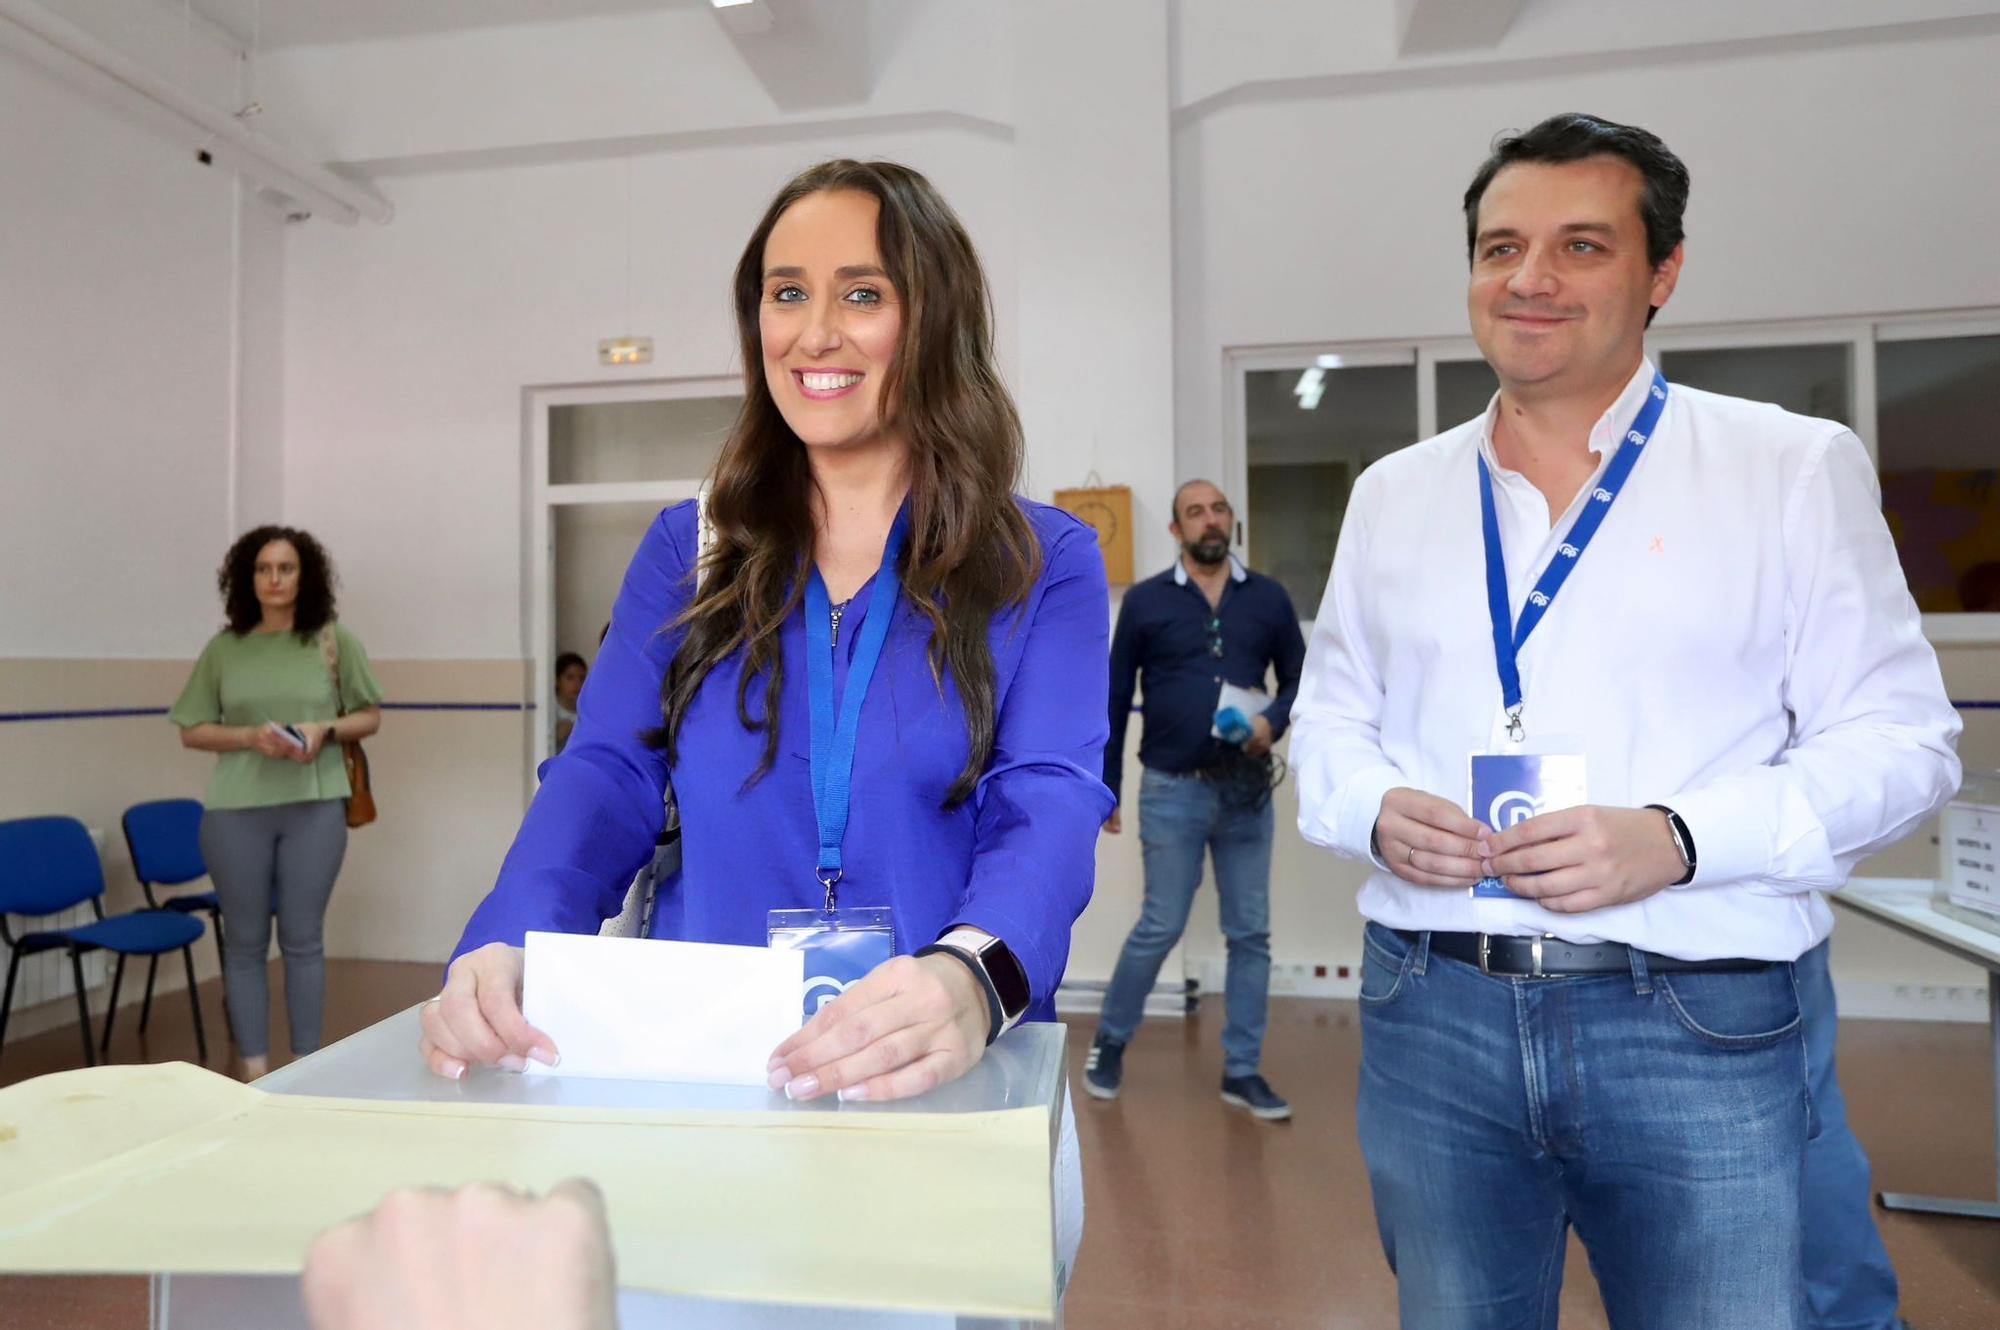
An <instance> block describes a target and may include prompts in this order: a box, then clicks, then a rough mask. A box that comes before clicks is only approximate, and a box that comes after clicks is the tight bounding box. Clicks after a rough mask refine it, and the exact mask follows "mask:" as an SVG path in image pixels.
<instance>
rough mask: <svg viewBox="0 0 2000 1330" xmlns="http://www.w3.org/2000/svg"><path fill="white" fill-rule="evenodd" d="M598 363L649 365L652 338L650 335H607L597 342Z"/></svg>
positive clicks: (651, 357)
mask: <svg viewBox="0 0 2000 1330" xmlns="http://www.w3.org/2000/svg"><path fill="white" fill-rule="evenodd" d="M597 363H598V364H600V365H650V364H652V363H653V339H652V338H650V337H607V338H605V339H604V340H603V341H601V342H599V343H598V344H597Z"/></svg>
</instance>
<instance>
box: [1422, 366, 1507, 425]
mask: <svg viewBox="0 0 2000 1330" xmlns="http://www.w3.org/2000/svg"><path fill="white" fill-rule="evenodd" d="M1499 391H1500V379H1499V376H1497V375H1496V374H1494V373H1493V367H1492V366H1491V365H1488V364H1487V363H1486V362H1485V361H1483V360H1441V361H1439V362H1438V367H1437V404H1438V428H1439V429H1440V430H1447V429H1451V428H1452V427H1453V426H1455V425H1463V424H1464V423H1465V422H1466V421H1468V420H1471V419H1473V418H1474V417H1477V416H1483V415H1485V414H1486V408H1487V407H1488V406H1490V405H1492V402H1493V394H1494V393H1497V392H1499Z"/></svg>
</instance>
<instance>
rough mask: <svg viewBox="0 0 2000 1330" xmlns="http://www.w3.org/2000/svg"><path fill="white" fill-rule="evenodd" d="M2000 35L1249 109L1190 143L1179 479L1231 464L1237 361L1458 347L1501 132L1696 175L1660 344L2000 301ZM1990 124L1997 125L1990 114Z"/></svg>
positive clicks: (1191, 131)
mask: <svg viewBox="0 0 2000 1330" xmlns="http://www.w3.org/2000/svg"><path fill="white" fill-rule="evenodd" d="M1996 60H2000V33H1995V34H1991V35H1984V36H1977V37H1970V38H1968V37H1950V38H1939V39H1935V40H1928V39H1917V40H1900V41H1895V42H1891V43H1888V44H1885V45H1881V46H1872V47H1855V48H1835V49H1825V50H1810V51H1801V52H1796V53H1780V54H1757V55H1748V56H1743V57H1739V58H1719V59H1710V60H1705V61H1699V62H1686V63H1682V62H1675V63H1670V64H1662V65H1658V66H1651V67H1634V68H1620V69H1616V70H1604V71H1601V72H1594V73H1593V72H1585V71H1579V72H1568V73H1561V74H1556V75H1551V76H1549V77H1546V78H1539V79H1529V78H1522V77H1517V76H1513V75H1509V76H1507V77H1503V78H1495V79H1492V80H1486V79H1482V78H1481V77H1480V75H1479V73H1478V71H1477V70H1476V69H1470V70H1466V71H1462V76H1461V77H1460V78H1458V79H1456V80H1454V81H1453V82H1452V83H1451V84H1449V85H1446V86H1436V85H1433V84H1432V83H1430V82H1428V81H1422V82H1412V83H1410V84H1408V85H1407V86H1398V85H1397V84H1395V83H1394V82H1393V81H1392V82H1390V83H1388V84H1386V85H1383V86H1380V87H1373V88H1369V89H1364V90H1359V91H1356V92H1353V93H1352V94H1351V95H1341V96H1332V97H1326V98H1318V99H1312V98H1304V99H1298V100H1287V101H1272V102H1259V103H1246V104H1242V105H1236V106H1230V107H1227V108H1224V109H1221V110H1218V111H1216V112H1215V113H1214V114H1212V115H1208V116H1205V117H1203V118H1201V119H1200V120H1198V121H1196V122H1194V123H1192V124H1189V125H1187V126H1186V127H1184V128H1183V130H1182V132H1181V136H1180V142H1179V145H1178V153H1179V155H1178V157H1177V159H1176V178H1175V198H1176V208H1177V212H1178V216H1179V217H1180V218H1181V220H1182V229H1183V231H1184V232H1185V234H1186V235H1187V236H1188V237H1189V239H1187V240H1186V241H1184V247H1183V250H1182V259H1183V261H1182V263H1181V266H1180V269H1179V271H1178V273H1177V278H1178V281H1179V289H1178V298H1177V301H1176V306H1175V322H1176V331H1177V335H1178V338H1179V344H1180V348H1181V358H1182V362H1183V363H1184V364H1186V365H1189V366H1192V367H1194V368H1195V372H1193V373H1190V374H1187V375H1184V376H1183V377H1182V380H1181V394H1180V398H1179V416H1178V436H1179V438H1180V440H1181V451H1180V461H1181V464H1182V467H1183V468H1184V469H1186V468H1193V469H1197V470H1199V469H1203V468H1212V467H1214V466H1215V465H1216V464H1217V462H1219V460H1220V456H1221V444H1220V440H1221V437H1222V431H1223V419H1222V405H1221V403H1222V397H1221V387H1222V376H1221V373H1220V369H1219V366H1220V364H1221V356H1222V352H1223V350H1224V348H1227V347H1235V346H1251V345H1259V344H1272V343H1284V342H1297V341H1314V340H1348V339H1368V338H1406V337H1437V336H1461V335H1464V333H1465V331H1466V323H1465V311H1464V290H1465V241H1464V228H1463V222H1462V219H1461V214H1460V212H1459V210H1458V204H1459V199H1460V197H1461V196H1462V194H1463V193H1464V190H1465V185H1466V182H1467V181H1468V180H1469V179H1470V178H1471V175H1472V173H1473V171H1474V170H1475V169H1476V168H1477V166H1478V164H1479V162H1480V160H1481V158H1482V157H1483V156H1484V155H1485V151H1486V148H1487V145H1488V143H1489V141H1490V140H1491V138H1492V137H1493V135H1494V134H1495V133H1496V132H1498V131H1500V130H1502V129H1505V128H1508V127H1522V126H1526V125H1529V124H1532V123H1534V122H1535V121H1537V120H1539V119H1541V118H1542V117H1543V116H1546V115H1550V114H1553V113H1555V112H1557V111H1562V110H1570V109H1577V108H1582V109H1587V110H1591V111H1595V112H1597V113H1600V114H1603V115H1607V116H1611V117H1613V118H1615V119H1621V120H1627V121H1631V122H1635V123H1638V124H1643V125H1646V126H1647V127H1649V128H1651V129H1653V130H1655V131H1656V132H1658V133H1659V134H1660V135H1661V136H1662V137H1663V138H1665V139H1666V141H1667V142H1668V144H1670V145H1671V146H1672V147H1673V148H1674V150H1675V151H1676V152H1678V153H1679V154H1680V155H1681V156H1682V157H1683V158H1684V159H1685V160H1686V161H1687V162H1688V164H1689V168H1690V170H1691V173H1692V175H1693V191H1692V196H1691V200H1690V203H1689V208H1688V217H1687V229H1688V260H1687V266H1686V269H1685V271H1684V273H1683V275H1682V279H1681V283H1680V287H1679V290H1678V291H1677V292H1676V294H1675V297H1674V301H1673V303H1672V305H1670V306H1669V307H1668V309H1667V311H1666V312H1665V313H1663V314H1662V315H1661V316H1660V327H1662V328H1663V329H1664V328H1667V327H1671V326H1672V325H1673V324H1675V323H1708V322H1719V321H1725V320H1759V319H1794V318H1811V317H1821V316H1832V315H1849V314H1865V313H1874V312H1892V311H1900V310H1922V309H1948V308H1953V307H1963V306H1978V305H1995V304H2000V264H1995V263H1993V262H1992V261H1991V259H1990V256H1989V255H1988V254H1987V252H1986V250H1987V247H1988V245H1989V244H1990V237H1991V236H1993V235H1994V234H1996V233H2000V191H1996V190H1994V189H1992V188H1988V187H1985V186H1984V185H1982V184H1980V183H1978V182H1979V180H1980V178H1981V176H1982V172H1981V171H1980V169H1979V168H1978V167H1977V166H1976V165H1975V164H1976V163H1981V162H1991V161H1996V160H2000V97H1996V95H1995V93H1994V87H1995V83H1994V81H1993V79H1992V71H1993V69H1994V67H1995V62H1996ZM1982 112H1983V113H1982Z"/></svg>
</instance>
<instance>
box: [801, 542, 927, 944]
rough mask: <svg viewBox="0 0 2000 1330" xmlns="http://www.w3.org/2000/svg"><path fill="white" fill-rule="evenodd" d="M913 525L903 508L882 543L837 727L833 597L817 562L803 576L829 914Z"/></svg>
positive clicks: (816, 806) (816, 803)
mask: <svg viewBox="0 0 2000 1330" xmlns="http://www.w3.org/2000/svg"><path fill="white" fill-rule="evenodd" d="M908 531H909V515H908V512H907V510H906V511H905V512H900V513H898V514H896V521H895V523H894V525H892V526H891V527H890V528H889V539H888V541H887V542H886V543H885V544H884V545H883V547H882V566H881V567H880V568H878V569H876V570H875V585H874V587H873V588H872V589H870V591H869V592H868V616H867V619H866V621H865V622H863V623H862V625H861V636H860V637H859V638H858V639H856V641H855V643H854V658H853V661H852V663H851V664H850V665H849V666H848V670H847V690H846V691H845V692H844V693H842V694H841V698H840V721H839V724H838V725H837V726H836V725H835V723H834V716H833V624H832V618H833V599H832V597H831V596H829V595H828V594H827V590H826V581H825V579H823V578H822V577H820V575H819V569H818V568H817V567H814V568H813V569H812V570H811V573H810V575H809V576H808V577H807V580H806V695H807V699H808V702H809V703H810V709H811V719H812V727H811V728H812V795H813V815H814V817H815V818H816V819H817V820H818V822H819V865H818V876H819V881H820V885H821V886H823V887H825V888H826V910H827V913H828V914H831V913H833V901H834V896H833V889H834V884H835V883H837V882H839V881H840V877H841V867H840V845H841V842H842V841H844V840H846V839H847V805H848V795H849V793H850V784H851V781H852V779H853V776H854V740H855V736H856V735H857V734H858V733H859V732H860V730H861V703H862V701H863V700H864V699H865V698H866V697H867V696H868V683H869V680H871V679H873V678H874V677H875V666H876V663H877V662H879V661H880V660H881V659H882V644H883V642H885V641H886V640H887V639H888V636H889V620H891V619H892V618H894V617H895V611H896V601H897V599H898V598H899V597H900V596H901V595H902V590H903V583H902V580H901V579H900V578H898V577H897V576H896V560H897V558H898V557H899V556H900V555H901V554H902V551H903V541H904V539H905V537H906V536H907V534H908Z"/></svg>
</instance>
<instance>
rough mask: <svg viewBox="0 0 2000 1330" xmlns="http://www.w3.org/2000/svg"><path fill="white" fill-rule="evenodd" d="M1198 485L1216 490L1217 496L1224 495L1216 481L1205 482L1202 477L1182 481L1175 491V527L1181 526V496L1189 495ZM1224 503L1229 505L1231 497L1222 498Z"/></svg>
mask: <svg viewBox="0 0 2000 1330" xmlns="http://www.w3.org/2000/svg"><path fill="white" fill-rule="evenodd" d="M1196 485H1206V486H1208V487H1209V488H1210V489H1212V490H1214V491H1215V492H1216V493H1217V494H1222V486H1220V485H1218V484H1216V483H1215V482H1214V481H1212V480H1203V479H1202V478H1201V477H1200V476H1196V477H1195V478H1194V479H1193V480H1183V481H1182V482H1181V483H1180V486H1179V488H1177V489H1175V490H1174V504H1173V510H1174V525H1175V526H1179V525H1180V521H1181V495H1183V494H1186V493H1187V492H1188V491H1189V490H1191V489H1193V488H1194V487H1195V486H1196ZM1222 501H1223V502H1224V503H1228V502H1229V496H1228V495H1223V498H1222Z"/></svg>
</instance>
